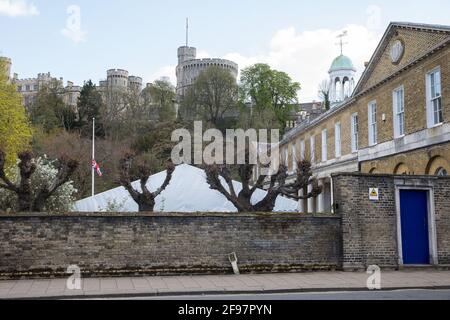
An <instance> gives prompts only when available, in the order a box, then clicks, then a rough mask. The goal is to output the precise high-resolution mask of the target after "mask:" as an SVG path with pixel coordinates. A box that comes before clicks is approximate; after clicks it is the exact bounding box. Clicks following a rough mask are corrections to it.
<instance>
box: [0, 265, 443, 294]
mask: <svg viewBox="0 0 450 320" xmlns="http://www.w3.org/2000/svg"><path fill="white" fill-rule="evenodd" d="M369 276H370V275H369V274H366V273H364V272H310V273H285V274H279V273H278V274H244V275H204V276H153V277H121V278H85V279H82V281H81V289H80V290H70V289H68V286H67V279H34V280H5V281H0V299H61V298H62V299H67V298H69V299H71V298H76V299H83V298H120V297H122V298H126V297H149V296H186V295H190V296H198V295H224V294H225V295H230V294H235V295H236V294H274V293H301V292H339V291H340V292H344V291H345V292H348V291H367V290H368V289H367V280H368V278H369ZM381 289H382V290H400V289H426V290H430V289H433V290H436V289H440V290H444V289H447V290H448V289H450V271H438V270H419V271H417V270H414V271H385V272H382V273H381Z"/></svg>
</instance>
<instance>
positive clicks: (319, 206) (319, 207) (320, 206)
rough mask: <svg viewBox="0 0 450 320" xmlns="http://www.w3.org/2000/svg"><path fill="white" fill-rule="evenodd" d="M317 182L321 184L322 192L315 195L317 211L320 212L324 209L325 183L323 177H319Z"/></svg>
mask: <svg viewBox="0 0 450 320" xmlns="http://www.w3.org/2000/svg"><path fill="white" fill-rule="evenodd" d="M318 183H319V186H322V193H321V194H319V196H318V197H317V212H320V213H322V212H324V211H325V184H324V181H323V179H320V180H319V181H318Z"/></svg>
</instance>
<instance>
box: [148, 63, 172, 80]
mask: <svg viewBox="0 0 450 320" xmlns="http://www.w3.org/2000/svg"><path fill="white" fill-rule="evenodd" d="M175 68H176V66H174V65H173V66H165V67H161V68H159V69H158V70H156V72H154V73H152V74H151V75H150V76H148V77H145V79H144V80H145V81H146V82H153V81H155V80H159V79H161V78H162V77H168V78H169V79H170V82H171V83H172V84H173V85H176V84H177V78H176V75H175Z"/></svg>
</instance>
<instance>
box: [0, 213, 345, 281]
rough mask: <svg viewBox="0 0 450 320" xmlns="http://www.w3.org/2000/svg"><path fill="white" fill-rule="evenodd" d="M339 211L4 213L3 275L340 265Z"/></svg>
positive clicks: (0, 239) (0, 234) (0, 235)
mask: <svg viewBox="0 0 450 320" xmlns="http://www.w3.org/2000/svg"><path fill="white" fill-rule="evenodd" d="M340 230H341V227H340V218H339V217H311V216H300V215H298V214H153V215H142V214H135V215H133V214H101V215H100V214H78V213H77V214H71V215H47V214H39V215H20V214H15V215H1V216H0V275H2V276H3V277H11V276H20V275H26V276H30V275H31V276H53V275H62V274H64V271H65V270H66V269H67V267H68V266H69V265H71V264H76V265H78V266H80V267H81V268H82V272H83V273H85V274H87V275H89V274H91V275H94V274H97V275H99V274H173V273H180V272H182V273H209V272H215V273H217V272H219V273H222V272H231V270H232V269H231V265H230V263H229V261H228V254H229V253H231V252H236V253H237V256H238V259H239V266H240V268H241V270H242V271H244V272H249V271H296V270H297V271H299V270H310V269H333V268H339V267H340V266H341V264H340V257H341V256H342V249H341V243H342V241H341V232H340Z"/></svg>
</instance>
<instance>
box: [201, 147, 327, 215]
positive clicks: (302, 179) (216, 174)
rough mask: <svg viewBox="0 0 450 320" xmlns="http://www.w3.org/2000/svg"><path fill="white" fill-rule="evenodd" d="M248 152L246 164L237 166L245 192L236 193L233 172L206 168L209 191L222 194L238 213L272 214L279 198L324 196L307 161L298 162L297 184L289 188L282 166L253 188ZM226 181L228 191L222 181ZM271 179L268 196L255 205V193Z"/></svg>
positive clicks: (284, 167)
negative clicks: (304, 191)
mask: <svg viewBox="0 0 450 320" xmlns="http://www.w3.org/2000/svg"><path fill="white" fill-rule="evenodd" d="M248 159H249V157H248V151H247V152H246V164H243V165H238V168H237V169H238V170H237V171H238V175H239V178H240V180H241V182H242V190H241V191H240V192H239V193H236V190H235V188H234V185H233V180H232V177H231V172H230V169H229V168H228V167H227V166H218V165H210V166H205V172H206V177H207V182H208V184H209V185H210V188H211V189H213V190H217V191H219V192H220V193H221V194H223V195H224V196H225V197H226V198H227V199H228V201H230V202H231V203H233V205H234V206H235V207H236V209H237V210H238V211H239V212H272V211H273V210H274V208H275V202H276V200H277V198H278V196H286V197H288V198H291V199H294V200H301V199H308V198H315V197H317V196H318V195H319V194H321V193H322V188H321V187H320V186H319V185H318V183H317V180H316V179H315V178H313V177H312V171H311V163H310V162H309V161H307V160H302V161H299V162H298V170H297V173H296V179H295V181H294V183H290V184H288V183H287V182H286V180H287V178H288V172H287V171H288V168H287V167H286V165H284V164H281V165H280V166H279V168H278V171H277V172H276V173H275V174H272V175H271V176H269V177H268V176H264V175H260V176H259V177H258V179H257V181H256V182H255V184H254V185H253V186H251V184H250V181H251V179H252V176H253V170H254V169H255V165H253V164H249V161H248ZM221 178H223V180H224V181H225V183H226V185H227V187H228V188H226V187H225V186H224V185H223V184H222V181H221ZM267 178H268V179H269V188H268V189H267V195H266V196H265V197H264V199H262V200H261V201H260V202H258V203H256V204H252V202H251V199H252V196H253V194H254V193H255V191H256V190H257V189H259V188H262V187H263V185H264V183H265V181H266V179H267ZM309 185H312V186H313V187H312V190H311V191H310V192H306V193H304V194H303V195H299V193H300V190H302V189H303V190H307V189H308V186H309Z"/></svg>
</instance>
